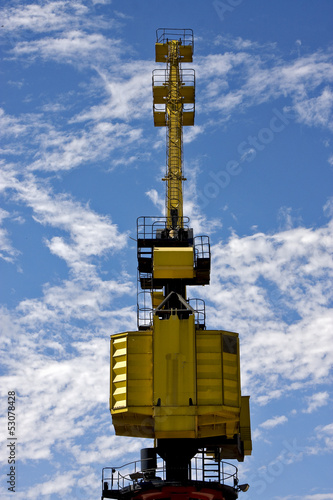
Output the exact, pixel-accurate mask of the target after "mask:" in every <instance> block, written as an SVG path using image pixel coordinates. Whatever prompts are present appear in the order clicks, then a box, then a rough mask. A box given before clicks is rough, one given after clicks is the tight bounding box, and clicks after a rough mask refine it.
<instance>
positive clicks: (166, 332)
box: [102, 29, 252, 500]
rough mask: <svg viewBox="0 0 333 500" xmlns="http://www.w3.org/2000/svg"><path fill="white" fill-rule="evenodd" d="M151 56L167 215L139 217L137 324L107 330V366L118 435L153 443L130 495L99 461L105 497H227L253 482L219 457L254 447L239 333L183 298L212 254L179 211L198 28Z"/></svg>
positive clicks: (162, 32)
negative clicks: (210, 322) (163, 136)
mask: <svg viewBox="0 0 333 500" xmlns="http://www.w3.org/2000/svg"><path fill="white" fill-rule="evenodd" d="M155 55H156V62H160V63H164V64H166V67H164V68H160V69H157V70H155V71H154V72H153V78H152V81H153V114H154V124H155V126H157V127H160V126H163V127H166V130H167V169H166V175H165V177H164V179H163V180H164V181H165V182H166V213H165V216H163V217H139V218H138V221H137V247H138V254H137V255H138V284H139V290H138V330H137V331H131V332H123V333H118V334H115V335H112V336H111V372H110V409H111V414H112V421H113V426H114V428H115V432H116V435H120V436H132V437H139V438H140V437H141V438H152V439H154V447H152V448H145V449H143V450H142V452H141V469H142V470H141V471H139V472H138V471H137V469H136V470H135V471H134V473H132V475H130V476H128V477H127V480H128V481H134V484H132V489H129V490H128V491H129V492H128V494H127V493H126V491H127V490H126V487H129V486H130V485H128V486H124V487H123V488H120V490H119V477H123V476H122V473H121V472H120V471H119V470H118V469H117V468H105V469H103V495H102V498H119V496H124V495H125V497H126V498H125V500H128V499H132V498H138V499H139V500H150V499H153V498H160V497H161V498H170V496H172V497H175V499H176V498H179V499H180V498H181V495H185V497H186V498H185V497H184V498H182V500H186V499H187V498H188V499H189V498H198V499H205V498H208V497H207V496H206V497H205V495H204V490H205V491H206V490H207V488H208V489H209V491H210V493H209V495H211V496H210V497H209V500H214V499H216V500H223V499H224V500H229V499H234V498H237V494H238V491H241V490H243V491H245V490H246V489H247V487H248V485H239V484H238V478H237V468H236V467H235V466H234V467H235V469H236V472H227V473H226V472H225V469H224V468H223V467H224V466H223V463H224V462H221V460H222V459H236V460H238V461H243V460H244V456H245V455H250V454H251V450H252V444H251V430H250V411H249V396H243V395H241V383H240V358H239V338H238V334H237V333H234V332H229V331H225V330H207V329H206V322H205V307H204V302H203V301H202V300H199V299H189V298H188V297H187V287H189V286H192V285H208V284H209V281H210V261H211V256H210V244H209V238H208V237H207V236H197V237H194V236H193V229H192V228H191V227H190V226H189V219H188V218H187V217H184V215H183V181H184V180H186V179H184V177H183V127H184V126H191V125H194V113H195V74H194V70H192V69H184V68H183V64H184V63H190V62H192V58H193V32H192V30H188V29H184V30H172V29H159V30H157V40H156V45H155ZM198 454H199V456H200V457H201V466H200V468H199V470H200V473H199V476H200V480H198V479H196V480H194V478H193V477H192V472H191V471H192V469H193V460H197V458H195V457H198ZM157 457H159V459H160V460H162V462H163V465H162V475H163V478H161V477H159V478H158V477H157V476H156V474H157V470H158V469H159V467H158V466H157ZM229 465H230V464H229ZM197 470H198V468H197V467H196V471H197ZM228 470H229V469H228ZM110 471H111V472H110ZM221 471H222V472H221ZM108 474H109V476H108ZM114 474H117V478H118V479H117V481H118V483H117V484H118V488H116V489H115V488H114V484H115V478H114ZM119 474H120V476H119ZM138 474H139V475H138ZM196 474H198V472H196ZM138 478H140V479H141V482H140V483H139V482H138V481H137V480H138ZM196 478H197V476H196ZM226 478H229V479H230V478H232V481H233V485H232V486H230V485H229V486H228V485H227V484H225V480H226ZM208 483H209V484H208ZM213 483H214V485H213V486H212V484H213ZM126 484H127V483H126ZM170 487H172V488H173V490H172V491H173V493H172V494H171V493H170V492H168V490H167V489H168V488H170ZM177 487H179V488H180V490H177ZM124 488H125V490H124ZM149 488H150V489H149ZM165 488H166V489H165ZM175 488H176V489H175ZM182 488H189V489H188V490H186V491H187V493H186V492H185V490H182ZM193 488H194V489H193ZM148 490H149V491H148ZM150 490H152V492H151V491H150ZM119 491H120V492H119ZM147 491H148V493H149V494H148V493H147ZM195 492H196V494H194V493H195ZM147 495H148V496H147ZM149 495H150V496H149ZM177 495H178V496H177ZM186 495H187V496H186ZM127 497H128V498H127Z"/></svg>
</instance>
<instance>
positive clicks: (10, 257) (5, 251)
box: [0, 208, 19, 262]
mask: <svg viewBox="0 0 333 500" xmlns="http://www.w3.org/2000/svg"><path fill="white" fill-rule="evenodd" d="M8 217H10V214H9V212H7V211H6V210H3V209H2V208H0V259H3V260H5V261H7V262H14V259H15V257H16V256H17V255H18V254H19V251H18V250H16V249H15V248H14V247H13V246H12V244H11V242H10V240H9V233H8V231H7V230H6V229H5V228H4V227H2V224H3V220H4V219H6V218H8Z"/></svg>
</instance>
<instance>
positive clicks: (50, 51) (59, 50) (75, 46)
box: [12, 30, 121, 66]
mask: <svg viewBox="0 0 333 500" xmlns="http://www.w3.org/2000/svg"><path fill="white" fill-rule="evenodd" d="M120 52H121V44H120V41H119V40H111V39H110V38H106V37H105V36H104V35H102V34H100V33H92V34H88V33H85V32H84V31H81V30H73V31H70V32H68V33H65V34H62V35H61V36H59V37H57V38H54V37H53V38H52V37H47V38H43V39H41V40H33V41H28V42H27V41H25V42H18V43H17V44H16V45H15V47H14V48H13V49H12V53H13V54H14V55H15V56H16V57H19V56H20V57H21V56H24V57H25V58H26V57H28V58H30V59H32V60H33V59H34V58H36V57H41V58H42V59H46V60H55V61H57V62H66V63H75V64H79V65H80V66H81V65H91V64H97V63H98V62H101V61H106V60H109V62H110V61H111V60H112V61H114V60H115V59H117V57H118V56H119V55H120Z"/></svg>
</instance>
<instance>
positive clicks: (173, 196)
mask: <svg viewBox="0 0 333 500" xmlns="http://www.w3.org/2000/svg"><path fill="white" fill-rule="evenodd" d="M167 65H168V69H167V74H168V75H169V79H168V81H167V82H165V84H166V85H167V86H168V97H167V99H166V109H167V123H168V141H167V144H168V147H167V158H168V162H167V167H168V169H167V175H166V177H165V180H166V182H167V196H166V213H167V218H168V227H169V228H170V229H171V230H175V229H177V228H179V227H182V226H183V191H182V182H183V180H184V178H183V172H182V150H183V148H182V146H183V144H182V143H183V129H182V107H183V106H182V97H181V94H180V86H181V78H180V70H179V66H180V55H179V41H178V40H171V41H170V43H168V59H167Z"/></svg>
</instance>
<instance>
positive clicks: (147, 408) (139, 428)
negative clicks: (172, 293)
mask: <svg viewBox="0 0 333 500" xmlns="http://www.w3.org/2000/svg"><path fill="white" fill-rule="evenodd" d="M110 379H111V389H110V407H111V413H112V422H113V425H114V428H115V431H116V434H117V435H129V436H136V437H153V432H154V431H153V420H152V402H153V401H152V400H153V352H152V332H151V331H150V330H148V331H142V332H127V333H121V334H117V335H113V336H112V337H111V377H110Z"/></svg>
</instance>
